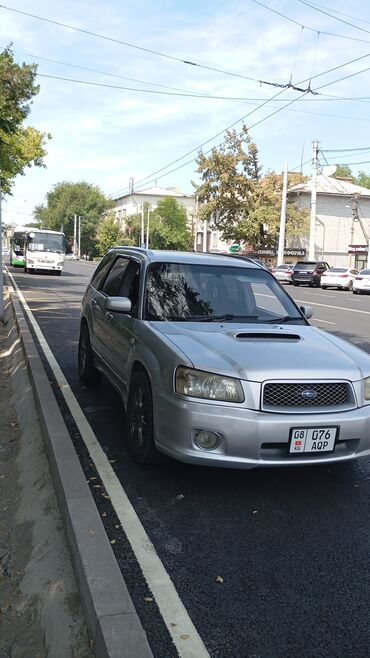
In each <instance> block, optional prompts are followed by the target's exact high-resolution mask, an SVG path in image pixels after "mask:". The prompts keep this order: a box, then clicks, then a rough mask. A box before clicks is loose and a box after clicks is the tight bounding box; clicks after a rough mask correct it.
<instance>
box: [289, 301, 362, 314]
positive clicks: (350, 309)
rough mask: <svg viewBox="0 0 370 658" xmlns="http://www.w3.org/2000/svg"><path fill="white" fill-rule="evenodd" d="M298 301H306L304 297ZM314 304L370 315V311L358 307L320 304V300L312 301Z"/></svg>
mask: <svg viewBox="0 0 370 658" xmlns="http://www.w3.org/2000/svg"><path fill="white" fill-rule="evenodd" d="M295 301H296V302H299V303H301V302H303V303H304V302H305V300H304V299H296V300H295ZM310 304H312V305H313V306H323V307H324V308H335V309H337V310H338V311H348V312H349V313H363V314H365V315H370V311H360V310H359V309H357V308H344V306H331V305H330V304H320V303H319V302H310Z"/></svg>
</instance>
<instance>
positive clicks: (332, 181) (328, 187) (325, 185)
mask: <svg viewBox="0 0 370 658" xmlns="http://www.w3.org/2000/svg"><path fill="white" fill-rule="evenodd" d="M311 185H312V178H310V179H309V180H308V181H306V182H305V183H299V184H298V185H293V186H292V187H290V188H289V192H307V193H310V192H311ZM316 191H317V193H318V194H336V195H338V194H339V195H345V196H354V195H355V194H356V195H358V196H367V197H370V190H369V189H367V188H366V187H361V186H360V185H354V183H349V182H348V181H346V180H340V179H339V178H331V177H330V176H323V174H319V175H318V176H317V177H316Z"/></svg>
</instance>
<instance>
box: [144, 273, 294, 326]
mask: <svg viewBox="0 0 370 658" xmlns="http://www.w3.org/2000/svg"><path fill="white" fill-rule="evenodd" d="M144 319H145V320H160V321H163V320H170V321H171V320H172V321H183V322H186V321H194V322H196V321H200V322H206V321H209V322H212V321H220V322H241V321H247V322H254V323H256V322H260V323H261V322H274V321H276V322H281V321H283V322H288V321H290V320H291V321H292V322H303V323H305V322H306V320H305V319H304V317H303V316H301V315H300V314H299V311H298V309H297V307H296V306H295V304H294V303H293V301H292V300H291V298H290V297H289V295H287V294H286V293H285V291H284V290H282V289H281V286H280V285H279V284H278V282H277V281H276V280H275V278H274V277H273V276H271V275H270V274H269V273H268V272H267V271H266V270H262V269H252V268H247V267H245V268H244V267H243V268H242V267H240V268H239V267H228V266H227V265H226V266H221V265H219V266H218V265H216V266H214V265H187V264H183V263H154V264H152V265H150V266H149V268H148V271H147V277H146V284H145V299H144Z"/></svg>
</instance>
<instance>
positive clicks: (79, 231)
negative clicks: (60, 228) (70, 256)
mask: <svg viewBox="0 0 370 658" xmlns="http://www.w3.org/2000/svg"><path fill="white" fill-rule="evenodd" d="M77 255H78V258H79V259H80V258H81V215H79V216H78V254H77Z"/></svg>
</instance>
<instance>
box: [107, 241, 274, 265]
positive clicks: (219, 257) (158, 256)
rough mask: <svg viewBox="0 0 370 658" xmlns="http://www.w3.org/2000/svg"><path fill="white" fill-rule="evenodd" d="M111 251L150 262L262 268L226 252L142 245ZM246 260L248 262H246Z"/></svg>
mask: <svg viewBox="0 0 370 658" xmlns="http://www.w3.org/2000/svg"><path fill="white" fill-rule="evenodd" d="M112 251H117V252H119V253H126V254H132V255H133V256H134V255H136V256H141V258H145V256H146V258H147V259H148V260H149V261H150V262H152V263H155V262H159V263H182V264H186V265H190V264H196V265H219V266H220V265H223V266H225V265H227V266H229V267H251V268H253V269H258V270H260V269H262V268H261V267H260V266H259V265H258V264H257V263H254V262H253V261H251V260H249V259H245V258H235V257H232V256H228V255H227V254H211V253H204V252H196V251H166V250H160V249H148V250H147V249H144V248H143V247H125V246H122V247H113V248H112ZM247 260H248V262H247Z"/></svg>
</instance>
